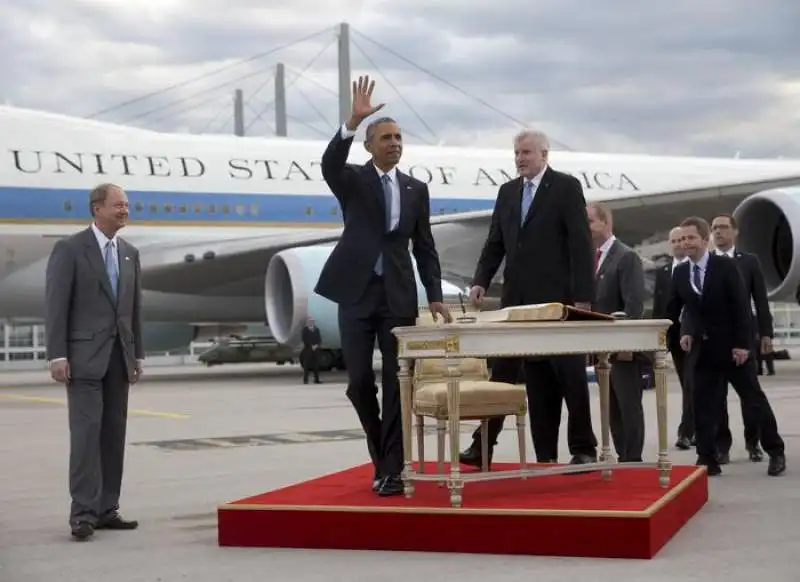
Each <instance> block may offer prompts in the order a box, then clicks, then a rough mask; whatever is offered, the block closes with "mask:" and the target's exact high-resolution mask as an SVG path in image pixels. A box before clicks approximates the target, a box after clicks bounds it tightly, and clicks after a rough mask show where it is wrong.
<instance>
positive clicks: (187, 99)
mask: <svg viewBox="0 0 800 582" xmlns="http://www.w3.org/2000/svg"><path fill="white" fill-rule="evenodd" d="M267 70H269V69H259V70H257V71H251V72H250V73H247V74H246V75H242V76H241V77H237V78H236V79H233V80H232V81H226V82H224V83H220V84H219V85H214V86H213V87H209V88H207V89H203V90H202V91H197V92H195V93H192V94H191V95H187V96H186V97H182V98H181V99H176V100H175V101H172V102H170V103H167V104H165V105H160V106H159V107H154V108H153V109H150V110H148V111H145V112H144V113H139V114H138V115H134V116H133V117H129V118H127V119H125V120H123V121H121V122H120V123H122V124H123V125H126V124H129V123H131V122H132V121H136V120H137V119H142V118H143V117H147V116H148V115H151V114H153V113H158V112H159V111H163V110H164V109H169V108H171V107H174V106H175V105H182V104H183V103H186V102H187V101H189V100H190V99H193V98H194V97H198V96H200V95H205V94H206V93H211V92H212V91H216V90H217V89H223V88H225V87H228V86H229V85H234V84H236V83H238V82H239V81H244V80H245V79H249V78H250V77H255V76H256V75H260V74H262V73H264V72H265V71H267Z"/></svg>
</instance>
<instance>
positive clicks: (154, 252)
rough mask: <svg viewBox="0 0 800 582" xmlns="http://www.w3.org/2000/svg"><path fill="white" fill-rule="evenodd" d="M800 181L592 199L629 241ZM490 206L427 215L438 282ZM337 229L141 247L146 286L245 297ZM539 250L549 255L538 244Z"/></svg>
mask: <svg viewBox="0 0 800 582" xmlns="http://www.w3.org/2000/svg"><path fill="white" fill-rule="evenodd" d="M798 184H800V175H794V176H786V177H783V178H777V179H776V178H770V179H765V180H758V181H751V182H747V183H742V182H738V183H729V184H708V185H704V186H700V187H697V188H693V189H686V190H670V191H662V192H648V193H643V194H641V195H638V196H634V197H631V196H629V195H626V196H625V197H614V196H613V195H609V196H606V197H595V196H593V195H592V194H589V195H587V199H588V200H590V201H603V202H606V203H607V204H608V205H609V206H610V207H611V208H612V210H613V211H614V230H615V232H616V234H617V236H618V237H620V238H621V239H622V240H624V241H626V242H628V244H632V245H639V244H640V243H641V242H643V241H646V240H647V239H649V238H652V237H654V236H660V237H661V240H663V239H664V238H666V233H667V232H668V231H669V229H671V228H672V227H673V226H675V225H676V224H678V223H679V222H680V221H681V220H682V219H683V218H685V217H687V216H690V215H699V216H703V217H706V218H710V217H711V216H712V215H713V214H714V213H717V212H732V211H733V210H734V208H735V207H736V206H737V205H738V204H739V203H740V202H741V201H742V200H744V199H745V198H746V197H747V196H749V195H750V194H753V193H755V192H758V191H761V190H765V189H771V188H779V187H785V186H791V185H798ZM491 214H492V211H491V210H479V211H473V212H464V213H456V214H449V215H439V216H433V217H431V227H432V231H433V235H434V238H435V239H436V244H437V248H438V250H439V255H440V258H441V263H442V277H443V279H445V280H447V281H449V282H451V283H453V284H456V285H459V286H466V285H467V284H468V283H469V281H470V279H471V278H472V273H473V270H474V268H475V262H476V261H477V258H478V256H479V255H480V252H481V248H482V246H483V243H484V241H485V240H486V234H487V232H488V228H489V222H490V219H491ZM340 233H341V228H332V229H322V230H321V229H306V230H300V231H291V232H287V233H285V234H278V235H271V236H263V235H262V236H258V235H254V236H249V237H241V238H235V239H217V240H213V239H211V240H199V241H191V242H186V241H183V242H174V243H170V242H168V241H162V242H158V243H149V244H148V245H147V246H145V247H142V246H140V247H139V248H140V253H141V256H142V269H143V272H144V275H145V276H144V278H143V279H144V285H145V287H146V288H147V289H149V290H152V291H161V292H164V293H179V294H190V295H194V294H196V295H205V296H220V297H242V296H257V295H261V294H262V293H263V291H264V276H265V273H266V269H267V266H268V264H269V261H270V259H271V258H272V257H273V256H274V255H275V254H276V253H278V252H280V251H283V250H286V249H289V248H297V247H306V246H316V245H323V244H332V243H335V242H336V241H337V240H338V238H339V235H340ZM542 252H547V251H546V249H543V250H542Z"/></svg>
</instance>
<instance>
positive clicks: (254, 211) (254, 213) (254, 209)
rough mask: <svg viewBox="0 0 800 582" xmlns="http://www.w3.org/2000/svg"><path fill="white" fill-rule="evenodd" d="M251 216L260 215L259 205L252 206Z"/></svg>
mask: <svg viewBox="0 0 800 582" xmlns="http://www.w3.org/2000/svg"><path fill="white" fill-rule="evenodd" d="M250 214H252V215H253V216H255V215H257V214H258V204H251V205H250Z"/></svg>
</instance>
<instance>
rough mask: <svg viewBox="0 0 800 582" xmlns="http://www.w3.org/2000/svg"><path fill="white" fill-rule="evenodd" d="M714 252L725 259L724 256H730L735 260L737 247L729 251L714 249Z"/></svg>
mask: <svg viewBox="0 0 800 582" xmlns="http://www.w3.org/2000/svg"><path fill="white" fill-rule="evenodd" d="M714 251H715V253H716V254H718V255H720V256H723V257H724V256H728V257H730V258H734V256H735V255H736V247H735V246H733V247H731V248H729V249H728V250H727V251H721V250H719V249H714Z"/></svg>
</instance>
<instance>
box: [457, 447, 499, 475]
mask: <svg viewBox="0 0 800 582" xmlns="http://www.w3.org/2000/svg"><path fill="white" fill-rule="evenodd" d="M492 455H493V451H492V449H491V447H490V448H489V463H488V467H489V469H490V470H491V468H492ZM458 460H459V461H461V464H462V465H468V466H470V467H477V468H478V469H480V468H481V465H482V463H481V461H483V458H482V457H481V450H480V449H479V448H477V447H474V446H472V447H470V448H468V449H467V450H466V451H464V452H463V453H461V454H460V455H459V456H458Z"/></svg>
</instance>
